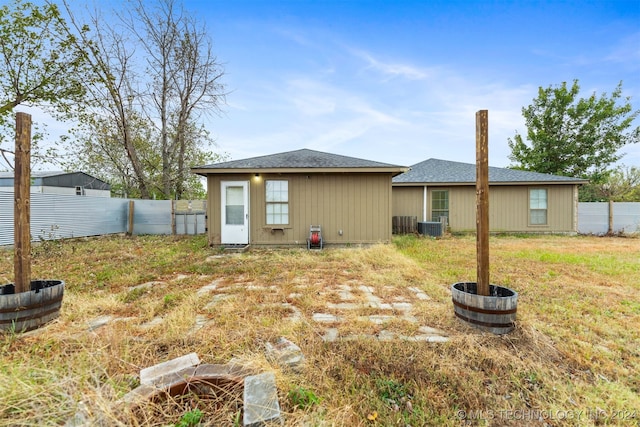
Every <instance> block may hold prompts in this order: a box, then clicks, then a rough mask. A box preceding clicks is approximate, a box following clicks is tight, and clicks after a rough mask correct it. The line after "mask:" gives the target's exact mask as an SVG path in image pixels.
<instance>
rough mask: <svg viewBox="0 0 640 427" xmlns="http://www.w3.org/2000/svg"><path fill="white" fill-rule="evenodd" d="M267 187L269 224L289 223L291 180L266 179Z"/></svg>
mask: <svg viewBox="0 0 640 427" xmlns="http://www.w3.org/2000/svg"><path fill="white" fill-rule="evenodd" d="M265 189H266V195H265V196H266V198H265V200H266V212H267V224H268V225H275V224H277V225H283V224H289V181H285V180H266V181H265Z"/></svg>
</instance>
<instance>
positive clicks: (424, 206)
mask: <svg viewBox="0 0 640 427" xmlns="http://www.w3.org/2000/svg"><path fill="white" fill-rule="evenodd" d="M423 193H424V194H423V195H422V221H425V222H426V221H428V220H427V186H426V185H425V186H424V190H423Z"/></svg>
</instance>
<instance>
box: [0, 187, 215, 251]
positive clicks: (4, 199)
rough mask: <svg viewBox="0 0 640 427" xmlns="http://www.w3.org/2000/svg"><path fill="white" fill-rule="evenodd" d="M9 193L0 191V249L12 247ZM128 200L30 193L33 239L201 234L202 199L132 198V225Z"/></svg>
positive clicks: (203, 207) (11, 205) (202, 227)
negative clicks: (122, 234)
mask: <svg viewBox="0 0 640 427" xmlns="http://www.w3.org/2000/svg"><path fill="white" fill-rule="evenodd" d="M13 199H14V196H13V193H11V192H0V246H4V245H12V244H13ZM130 201H131V200H129V199H115V198H106V197H79V196H69V195H58V194H39V193H33V194H31V238H32V240H33V241H40V240H55V239H62V238H72V237H86V236H98V235H103V234H115V233H124V232H127V231H128V230H130V229H132V231H133V234H203V233H205V232H206V229H205V218H206V211H205V206H206V204H205V203H204V201H203V200H194V201H175V200H173V201H172V200H133V216H132V217H131V218H132V220H133V224H131V225H132V227H131V226H130V224H129V218H130V215H129V206H130V203H129V202H130Z"/></svg>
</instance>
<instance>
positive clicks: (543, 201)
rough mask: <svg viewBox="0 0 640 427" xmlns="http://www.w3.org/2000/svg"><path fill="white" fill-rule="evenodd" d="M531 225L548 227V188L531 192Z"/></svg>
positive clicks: (531, 190) (535, 189)
mask: <svg viewBox="0 0 640 427" xmlns="http://www.w3.org/2000/svg"><path fill="white" fill-rule="evenodd" d="M529 223H530V224H531V225H547V189H546V188H531V189H530V190H529Z"/></svg>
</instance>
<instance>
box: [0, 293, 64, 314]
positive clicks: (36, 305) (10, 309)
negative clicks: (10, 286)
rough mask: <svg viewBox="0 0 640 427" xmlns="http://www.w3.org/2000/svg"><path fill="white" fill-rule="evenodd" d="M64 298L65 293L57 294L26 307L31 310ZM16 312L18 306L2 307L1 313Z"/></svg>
mask: <svg viewBox="0 0 640 427" xmlns="http://www.w3.org/2000/svg"><path fill="white" fill-rule="evenodd" d="M13 295H15V294H13ZM62 298H63V295H62V294H60V295H58V296H56V297H55V298H53V299H50V300H48V301H44V302H40V303H37V304H33V305H30V306H28V307H26V308H28V309H30V310H31V309H34V308H42V307H46V306H48V305H51V304H53V303H56V302H60V301H62ZM15 312H17V308H16V307H11V308H3V309H0V314H5V313H15Z"/></svg>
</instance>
